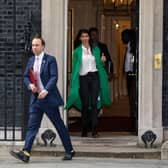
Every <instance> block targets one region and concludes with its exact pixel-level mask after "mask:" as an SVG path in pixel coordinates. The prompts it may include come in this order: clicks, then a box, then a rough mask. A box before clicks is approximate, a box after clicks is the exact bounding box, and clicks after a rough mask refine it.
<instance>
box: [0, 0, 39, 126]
mask: <svg viewBox="0 0 168 168" xmlns="http://www.w3.org/2000/svg"><path fill="white" fill-rule="evenodd" d="M40 31H41V0H0V128H1V129H3V128H4V129H7V128H6V126H11V127H14V126H17V127H18V126H19V127H20V126H23V121H24V112H25V109H24V108H25V101H24V100H25V97H24V85H23V71H24V64H25V60H27V55H26V54H25V47H26V48H27V45H26V43H27V44H29V43H30V38H29V33H30V35H31V36H33V34H35V33H36V32H40Z"/></svg>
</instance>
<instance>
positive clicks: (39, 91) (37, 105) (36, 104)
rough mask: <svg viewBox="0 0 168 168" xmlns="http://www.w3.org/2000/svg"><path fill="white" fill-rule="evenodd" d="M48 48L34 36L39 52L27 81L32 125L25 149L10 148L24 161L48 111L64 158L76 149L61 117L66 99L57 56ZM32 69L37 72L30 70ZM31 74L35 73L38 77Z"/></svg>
mask: <svg viewBox="0 0 168 168" xmlns="http://www.w3.org/2000/svg"><path fill="white" fill-rule="evenodd" d="M44 48H45V41H44V40H43V39H42V38H41V37H40V36H38V35H37V36H35V37H34V38H33V40H32V51H33V53H34V55H35V56H33V57H31V58H30V59H29V61H28V63H27V66H26V69H25V72H24V83H25V85H26V86H27V88H28V89H29V90H30V91H31V93H32V94H31V98H30V106H29V121H28V129H27V133H26V138H25V145H24V147H23V150H21V151H18V152H15V151H11V152H10V153H11V155H12V156H14V157H15V158H17V159H19V160H22V161H24V162H29V158H30V152H31V148H32V145H33V141H34V139H35V137H36V134H37V132H38V130H39V128H40V124H41V120H42V117H43V114H44V112H45V113H46V115H47V116H48V118H49V119H50V120H51V122H52V123H53V125H54V126H55V128H56V129H57V131H58V134H59V136H60V138H61V141H62V143H63V146H64V148H65V156H64V158H63V160H71V159H72V157H73V156H74V153H75V152H74V150H73V147H72V144H71V140H70V136H69V134H68V131H67V129H66V127H65V125H64V122H63V120H62V119H61V117H60V112H59V106H62V105H63V100H62V98H61V96H60V93H59V90H58V88H57V86H56V83H57V80H58V71H57V64H56V59H55V58H54V57H53V56H50V55H48V54H46V53H44ZM32 69H33V74H32V73H30V72H32V71H31V70H32ZM31 75H34V76H33V77H34V78H35V80H34V81H32V76H31Z"/></svg>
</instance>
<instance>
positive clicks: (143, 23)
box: [37, 0, 163, 146]
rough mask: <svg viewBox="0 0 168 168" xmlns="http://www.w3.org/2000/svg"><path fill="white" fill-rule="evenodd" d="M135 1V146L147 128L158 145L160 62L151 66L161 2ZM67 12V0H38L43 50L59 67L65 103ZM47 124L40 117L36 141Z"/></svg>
mask: <svg viewBox="0 0 168 168" xmlns="http://www.w3.org/2000/svg"><path fill="white" fill-rule="evenodd" d="M139 3H140V4H139V76H138V83H139V88H138V100H139V101H138V145H140V146H144V142H143V141H142V139H141V137H142V135H143V134H144V133H145V132H146V131H148V130H150V131H152V132H153V133H154V134H155V135H156V140H155V141H154V145H156V146H158V145H161V144H162V141H163V127H162V65H161V67H157V66H154V65H155V61H157V60H156V59H157V58H158V57H161V58H162V44H163V40H162V34H163V28H162V25H163V24H162V23H163V13H162V12H161V11H163V1H160V0H148V1H146V0H140V1H139ZM67 12H68V0H47V1H46V0H42V35H43V37H44V39H45V40H46V51H48V52H49V53H50V54H52V55H54V56H56V59H57V63H58V70H59V80H58V87H59V89H60V91H61V94H62V95H63V97H64V101H65V102H66V97H67V21H68V20H67V19H68V18H67ZM156 54H158V55H156ZM157 56H158V57H157ZM61 112H62V117H63V119H64V121H65V123H66V122H67V112H66V111H65V110H64V109H63V108H62V110H61ZM51 127H52V125H51V124H50V122H49V121H48V120H47V119H46V118H44V120H43V123H42V128H41V129H40V133H39V136H38V138H37V140H38V141H40V137H41V136H40V135H41V134H42V133H43V132H44V131H45V130H46V129H48V128H51ZM56 143H57V142H56Z"/></svg>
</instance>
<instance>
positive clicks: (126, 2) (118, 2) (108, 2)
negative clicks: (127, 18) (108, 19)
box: [104, 0, 133, 8]
mask: <svg viewBox="0 0 168 168" xmlns="http://www.w3.org/2000/svg"><path fill="white" fill-rule="evenodd" d="M132 1H133V0H104V5H105V6H113V7H115V8H118V7H124V6H130V5H131V3H132Z"/></svg>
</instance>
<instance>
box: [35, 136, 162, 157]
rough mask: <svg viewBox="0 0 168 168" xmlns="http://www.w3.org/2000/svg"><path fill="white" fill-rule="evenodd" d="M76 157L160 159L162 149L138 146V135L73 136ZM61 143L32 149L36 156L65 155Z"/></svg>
mask: <svg viewBox="0 0 168 168" xmlns="http://www.w3.org/2000/svg"><path fill="white" fill-rule="evenodd" d="M72 142H73V146H74V149H75V151H76V157H111V158H137V159H138V158H139V159H160V157H161V149H160V148H152V149H145V148H140V147H137V137H136V136H114V137H101V138H96V139H95V138H80V137H74V136H73V137H72ZM63 154H64V149H63V147H62V146H61V145H56V146H55V147H40V146H36V147H35V148H33V150H32V155H35V156H63Z"/></svg>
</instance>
